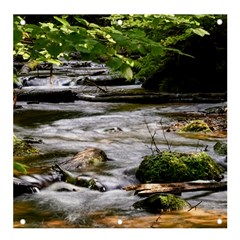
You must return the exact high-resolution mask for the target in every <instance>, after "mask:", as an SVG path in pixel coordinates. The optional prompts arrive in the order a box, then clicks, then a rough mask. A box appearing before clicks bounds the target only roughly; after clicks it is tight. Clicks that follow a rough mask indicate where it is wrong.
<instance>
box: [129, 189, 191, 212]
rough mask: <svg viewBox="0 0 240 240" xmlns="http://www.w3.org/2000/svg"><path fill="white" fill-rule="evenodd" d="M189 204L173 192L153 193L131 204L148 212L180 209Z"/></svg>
mask: <svg viewBox="0 0 240 240" xmlns="http://www.w3.org/2000/svg"><path fill="white" fill-rule="evenodd" d="M187 206H189V204H188V203H187V202H186V201H185V200H183V199H181V198H180V197H177V196H175V195H173V194H159V193H157V194H153V195H151V196H150V197H148V198H146V199H144V200H141V201H138V202H136V203H134V204H133V207H134V208H137V209H138V208H140V209H145V210H147V211H149V212H160V211H167V210H171V211H173V210H181V209H183V208H184V207H187Z"/></svg>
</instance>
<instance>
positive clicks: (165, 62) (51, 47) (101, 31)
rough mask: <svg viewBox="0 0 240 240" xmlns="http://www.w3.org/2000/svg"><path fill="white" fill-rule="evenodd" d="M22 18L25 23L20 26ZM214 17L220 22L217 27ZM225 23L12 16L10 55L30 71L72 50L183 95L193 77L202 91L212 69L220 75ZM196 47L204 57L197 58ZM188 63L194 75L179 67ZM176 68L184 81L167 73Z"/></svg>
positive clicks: (185, 18) (201, 18)
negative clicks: (28, 67) (12, 36)
mask: <svg viewBox="0 0 240 240" xmlns="http://www.w3.org/2000/svg"><path fill="white" fill-rule="evenodd" d="M24 18H26V19H27V20H28V21H29V22H26V24H23V23H24V22H23V19H24ZM218 18H221V19H223V22H224V26H222V27H221V28H220V27H219V26H218V25H217V23H216V20H217V19H218ZM226 20H227V19H226V16H222V15H149V14H145V15H108V16H104V15H99V16H96V15H94V16H89V15H81V16H35V17H33V16H31V17H29V16H21V17H20V16H14V57H15V58H21V59H23V60H25V61H29V62H30V63H31V64H30V65H31V67H32V68H33V67H35V66H36V65H37V64H38V63H39V62H49V63H52V64H61V61H60V58H64V59H69V58H70V54H71V53H72V52H78V53H79V54H80V56H81V59H82V60H92V61H97V62H104V63H106V64H107V65H108V66H109V67H111V68H112V69H113V70H114V71H120V72H121V73H122V74H123V75H124V76H125V78H126V79H128V80H129V81H130V80H132V79H133V78H135V79H139V80H140V81H142V82H143V83H144V85H145V87H154V89H155V90H156V89H160V90H171V91H177V90H179V89H181V86H183V87H184V89H187V90H188V91H189V90H191V88H192V87H193V86H195V87H198V84H197V85H196V79H195V77H197V76H198V75H200V76H201V80H202V83H201V84H202V86H203V88H206V86H207V87H208V85H209V84H210V83H208V85H205V83H204V78H209V77H211V78H212V81H214V79H215V78H216V76H217V75H216V76H215V75H214V76H213V75H212V73H213V72H212V70H213V71H214V72H215V71H217V72H218V76H220V77H222V76H223V75H224V74H223V72H224V71H225V70H226V56H225V54H226V49H225V41H226ZM223 30H224V31H223ZM212 34H213V35H212ZM205 42H206V44H205ZM210 45H211V46H210ZM196 49H198V51H199V52H200V53H202V52H205V53H206V54H207V55H206V56H208V57H206V58H205V57H199V56H198V52H196V51H195V50H196ZM209 49H210V50H211V52H210V50H209ZM215 49H216V52H215ZM220 50H221V51H220ZM213 51H214V52H213ZM216 53H217V57H218V58H217V60H214V61H213V63H212V64H211V65H210V67H211V68H213V69H208V68H206V69H201V68H202V66H203V65H202V62H206V61H207V62H208V59H210V60H211V61H212V60H213V59H212V56H213V55H214V58H215V57H216ZM218 55H219V56H218ZM189 61H190V63H191V64H192V63H194V64H197V66H198V68H196V69H194V71H195V72H194V73H193V72H192V70H191V67H190V66H191V65H188V69H186V68H185V67H184V66H182V65H186V64H188V63H189ZM216 61H218V62H216ZM214 64H215V65H216V66H215V65H214ZM179 66H180V67H181V66H182V67H183V69H184V72H185V74H187V76H185V78H184V76H183V74H182V72H180V71H179V70H178V71H173V70H174V69H178V67H179ZM204 66H205V65H204ZM205 67H206V66H205ZM216 68H217V69H216ZM209 70H211V71H209ZM166 72H167V73H166ZM173 72H174V74H177V75H173ZM202 72H203V73H202ZM210 73H211V76H208V75H210ZM159 74H160V75H161V74H163V77H161V78H159ZM189 76H191V79H190V78H189ZM183 79H186V82H185V83H184V81H183ZM176 80H178V82H176ZM198 80H199V79H197V81H198ZM224 81H226V79H224ZM173 83H174V84H173ZM183 83H184V84H183ZM186 85H188V87H187V88H186ZM220 85H221V84H220ZM169 86H172V87H171V89H169ZM218 86H219V84H218ZM156 87H157V88H156ZM215 87H216V86H215Z"/></svg>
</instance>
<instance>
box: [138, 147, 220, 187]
mask: <svg viewBox="0 0 240 240" xmlns="http://www.w3.org/2000/svg"><path fill="white" fill-rule="evenodd" d="M222 173H223V169H222V168H221V167H220V166H219V165H218V164H217V163H216V162H215V161H214V160H213V159H212V158H211V157H210V156H209V155H208V154H207V153H205V152H200V153H178V152H168V151H163V152H161V153H159V154H155V155H149V156H145V157H144V160H143V161H142V162H141V164H140V166H139V167H138V169H137V171H136V177H137V179H138V180H139V181H140V182H141V183H163V182H184V181H193V180H199V179H201V180H217V181H219V180H221V179H222V175H221V174H222Z"/></svg>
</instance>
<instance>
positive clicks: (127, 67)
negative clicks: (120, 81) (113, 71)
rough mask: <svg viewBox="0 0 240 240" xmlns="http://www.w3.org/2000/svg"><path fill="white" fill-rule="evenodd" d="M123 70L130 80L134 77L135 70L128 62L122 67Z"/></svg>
mask: <svg viewBox="0 0 240 240" xmlns="http://www.w3.org/2000/svg"><path fill="white" fill-rule="evenodd" d="M121 72H122V74H123V76H124V77H125V78H126V79H127V80H128V81H131V80H132V79H133V71H132V69H131V68H130V67H129V66H128V65H127V64H125V65H123V66H122V67H121Z"/></svg>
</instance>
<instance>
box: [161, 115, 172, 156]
mask: <svg viewBox="0 0 240 240" xmlns="http://www.w3.org/2000/svg"><path fill="white" fill-rule="evenodd" d="M160 125H161V127H162V133H163V137H164V140H165V141H166V143H167V146H168V150H169V151H170V152H171V147H170V144H169V142H168V140H167V138H166V135H165V132H164V129H163V123H162V119H161V120H160Z"/></svg>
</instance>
